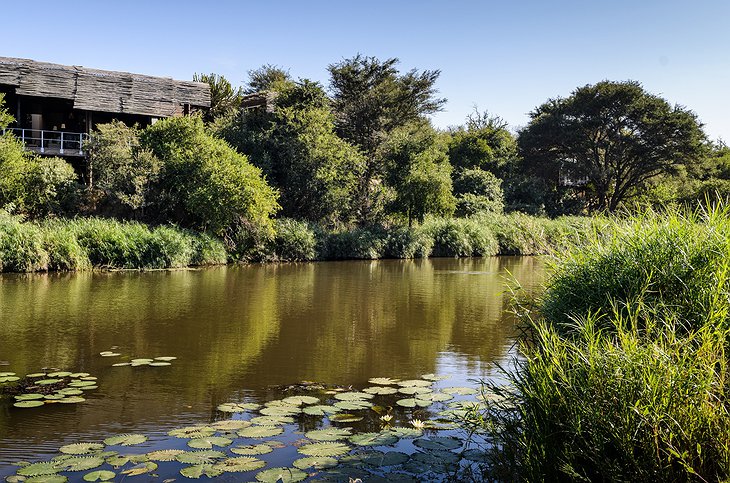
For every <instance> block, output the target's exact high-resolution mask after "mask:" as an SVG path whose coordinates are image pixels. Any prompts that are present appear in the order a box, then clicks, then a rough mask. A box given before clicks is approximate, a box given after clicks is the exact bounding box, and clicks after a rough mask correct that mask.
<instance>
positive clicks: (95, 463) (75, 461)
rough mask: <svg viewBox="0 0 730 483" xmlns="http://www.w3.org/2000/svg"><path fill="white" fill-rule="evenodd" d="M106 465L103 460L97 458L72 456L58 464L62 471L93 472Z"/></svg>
mask: <svg viewBox="0 0 730 483" xmlns="http://www.w3.org/2000/svg"><path fill="white" fill-rule="evenodd" d="M104 463H106V461H105V460H104V458H101V457H99V456H74V457H72V458H68V459H67V460H64V461H63V462H62V463H60V464H59V467H60V468H61V469H62V470H63V471H86V470H93V469H94V468H98V467H99V466H101V465H103V464H104Z"/></svg>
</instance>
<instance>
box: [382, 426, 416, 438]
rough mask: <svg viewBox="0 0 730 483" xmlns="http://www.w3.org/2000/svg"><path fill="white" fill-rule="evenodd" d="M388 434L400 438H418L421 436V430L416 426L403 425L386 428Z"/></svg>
mask: <svg viewBox="0 0 730 483" xmlns="http://www.w3.org/2000/svg"><path fill="white" fill-rule="evenodd" d="M388 432H389V433H390V434H392V435H393V436H397V437H399V438H402V439H413V438H420V437H421V436H423V431H421V430H420V429H417V428H406V427H403V426H396V427H395V428H390V429H389V430H388Z"/></svg>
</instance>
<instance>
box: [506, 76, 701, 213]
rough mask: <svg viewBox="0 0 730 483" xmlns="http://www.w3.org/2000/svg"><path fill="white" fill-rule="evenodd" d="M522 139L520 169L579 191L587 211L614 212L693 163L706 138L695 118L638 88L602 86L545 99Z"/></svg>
mask: <svg viewBox="0 0 730 483" xmlns="http://www.w3.org/2000/svg"><path fill="white" fill-rule="evenodd" d="M530 118H531V120H530V123H529V124H528V126H527V127H526V128H525V129H523V130H522V131H521V132H520V135H519V147H520V151H521V153H522V156H523V158H524V161H525V167H526V168H528V170H530V171H532V172H533V173H535V174H537V175H538V176H540V177H542V178H543V179H544V180H545V181H547V182H548V183H549V184H551V186H552V187H553V188H554V189H558V190H560V189H561V187H560V185H561V182H560V180H561V178H562V179H563V180H568V181H569V182H568V183H563V185H565V184H568V185H573V187H570V186H568V187H567V188H566V187H564V189H565V190H567V191H571V190H575V189H578V188H577V186H579V189H581V190H583V192H584V195H585V197H586V201H587V202H588V207H589V208H590V209H594V210H608V211H614V210H616V208H617V207H618V206H619V205H620V204H621V202H623V201H625V200H626V199H627V197H628V196H630V195H631V194H632V193H636V192H637V188H639V187H641V186H642V185H643V184H644V183H645V182H646V181H647V180H649V179H651V178H653V177H655V176H657V175H659V174H662V173H666V172H669V171H671V170H672V169H674V168H675V167H676V166H678V165H681V164H683V163H688V162H692V161H693V160H694V159H696V158H697V157H698V156H699V155H700V154H701V152H702V144H703V141H704V133H703V131H702V128H701V125H700V124H699V122H698V121H697V118H696V116H695V114H694V113H692V112H691V111H689V110H687V109H684V108H682V107H680V106H671V105H670V104H669V103H668V102H667V101H666V100H664V99H662V98H661V97H658V96H655V95H652V94H649V93H647V92H646V91H645V90H644V89H643V88H642V86H641V85H640V84H639V83H638V82H634V81H627V82H611V81H603V82H599V83H597V84H595V85H586V86H584V87H580V88H578V89H576V90H575V91H574V92H573V93H572V94H571V96H570V97H567V98H564V99H562V98H557V99H551V100H549V101H547V102H546V103H544V104H543V105H541V106H539V107H538V108H536V109H535V110H534V111H532V112H531V113H530Z"/></svg>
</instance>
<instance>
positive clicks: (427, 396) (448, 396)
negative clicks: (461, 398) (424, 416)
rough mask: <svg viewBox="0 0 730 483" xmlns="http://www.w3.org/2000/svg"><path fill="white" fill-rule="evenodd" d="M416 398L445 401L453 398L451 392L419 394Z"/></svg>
mask: <svg viewBox="0 0 730 483" xmlns="http://www.w3.org/2000/svg"><path fill="white" fill-rule="evenodd" d="M418 399H422V400H424V401H433V402H445V401H450V400H452V399H454V396H452V395H451V394H444V393H443V392H432V393H428V394H419V395H418Z"/></svg>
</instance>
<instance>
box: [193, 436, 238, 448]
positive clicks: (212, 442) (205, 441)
mask: <svg viewBox="0 0 730 483" xmlns="http://www.w3.org/2000/svg"><path fill="white" fill-rule="evenodd" d="M232 442H233V440H231V439H228V438H224V437H222V436H207V437H204V438H194V439H191V440H190V441H188V446H190V447H191V448H196V449H211V448H212V447H213V446H220V447H223V446H228V445H230V444H231V443H232Z"/></svg>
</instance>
